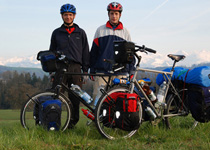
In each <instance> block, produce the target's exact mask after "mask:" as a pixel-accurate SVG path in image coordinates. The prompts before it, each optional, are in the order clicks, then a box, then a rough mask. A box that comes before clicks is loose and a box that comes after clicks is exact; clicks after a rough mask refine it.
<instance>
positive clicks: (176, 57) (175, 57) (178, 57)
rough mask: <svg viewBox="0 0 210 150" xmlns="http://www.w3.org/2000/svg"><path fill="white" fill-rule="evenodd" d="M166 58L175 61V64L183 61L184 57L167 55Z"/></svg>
mask: <svg viewBox="0 0 210 150" xmlns="http://www.w3.org/2000/svg"><path fill="white" fill-rule="evenodd" d="M168 57H169V58H171V59H172V60H175V61H176V62H179V61H180V60H182V59H184V58H185V56H184V55H174V54H168Z"/></svg>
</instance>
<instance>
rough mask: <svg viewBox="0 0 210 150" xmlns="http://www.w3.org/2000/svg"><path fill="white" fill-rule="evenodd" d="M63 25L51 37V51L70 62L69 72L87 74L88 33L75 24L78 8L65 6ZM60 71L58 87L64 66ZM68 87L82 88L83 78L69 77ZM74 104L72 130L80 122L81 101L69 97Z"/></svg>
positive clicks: (56, 79) (61, 11) (55, 83)
mask: <svg viewBox="0 0 210 150" xmlns="http://www.w3.org/2000/svg"><path fill="white" fill-rule="evenodd" d="M60 13H61V17H62V19H63V22H64V23H63V24H62V25H61V27H59V28H57V29H55V30H54V31H53V33H52V36H51V43H50V50H51V51H59V52H61V53H62V54H64V55H66V57H67V58H68V59H69V60H70V64H69V65H68V67H67V68H66V69H67V70H68V72H74V73H81V70H82V71H83V72H84V73H86V72H87V71H88V68H89V45H88V41H87V36H86V33H85V31H84V30H83V29H81V28H80V27H79V26H78V25H77V24H75V23H74V19H75V17H76V8H75V7H74V5H72V4H65V5H63V6H62V7H61V9H60ZM59 68H60V70H59V71H57V72H56V74H55V82H54V83H53V86H56V85H57V83H58V81H59V79H60V72H61V71H62V69H63V64H60V67H59ZM66 82H67V83H68V86H69V87H70V86H71V84H72V83H73V84H76V85H79V86H80V87H81V86H82V81H81V77H80V76H78V75H75V76H69V78H68V79H67V81H66ZM69 97H70V100H71V102H72V104H73V108H74V109H73V110H74V112H73V114H72V118H71V121H70V128H71V127H73V126H74V125H75V124H76V123H77V122H78V121H79V103H80V102H79V101H78V100H77V99H75V98H74V97H73V96H72V95H69Z"/></svg>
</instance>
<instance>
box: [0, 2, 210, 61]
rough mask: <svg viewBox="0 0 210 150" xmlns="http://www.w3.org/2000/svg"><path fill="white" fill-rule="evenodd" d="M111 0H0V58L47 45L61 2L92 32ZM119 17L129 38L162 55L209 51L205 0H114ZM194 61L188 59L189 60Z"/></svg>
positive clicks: (58, 22)
mask: <svg viewBox="0 0 210 150" xmlns="http://www.w3.org/2000/svg"><path fill="white" fill-rule="evenodd" d="M110 2H112V1H110V0H88V1H87V0H69V1H67V0H53V1H52V0H33V1H32V0H0V19H1V23H0V41H1V42H0V51H1V55H0V58H4V59H7V58H11V57H15V56H17V57H22V56H23V57H27V56H30V55H35V54H37V52H38V51H40V50H47V49H48V48H49V44H50V37H51V34H52V31H53V30H54V29H55V28H57V27H59V26H61V24H62V19H61V16H60V13H59V11H60V7H61V5H63V4H66V3H71V4H74V5H75V7H76V8H77V16H76V19H75V23H77V24H78V25H79V26H80V27H81V28H83V29H84V30H85V31H86V34H87V36H88V41H89V44H90V47H91V45H92V40H93V37H94V33H95V31H96V29H97V27H99V26H100V25H102V24H105V23H106V22H107V20H108V16H107V11H106V8H107V5H108V4H109V3H110ZM118 2H120V3H121V4H122V5H123V9H124V10H123V13H122V17H121V21H122V22H123V24H124V26H125V27H126V28H127V29H128V30H129V31H130V34H131V37H132V41H133V42H135V43H137V44H139V45H145V46H147V47H150V48H153V49H156V50H157V52H158V53H159V54H163V55H166V54H168V53H175V52H177V51H185V52H186V53H188V54H191V53H196V52H200V51H206V52H207V53H205V55H206V54H210V0H129V1H128V0H119V1H118ZM192 61H193V60H192Z"/></svg>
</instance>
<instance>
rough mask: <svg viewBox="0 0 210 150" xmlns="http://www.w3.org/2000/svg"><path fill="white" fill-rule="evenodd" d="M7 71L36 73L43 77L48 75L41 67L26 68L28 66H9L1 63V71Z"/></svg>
mask: <svg viewBox="0 0 210 150" xmlns="http://www.w3.org/2000/svg"><path fill="white" fill-rule="evenodd" d="M5 71H17V72H18V73H22V72H25V73H30V74H33V73H35V74H36V76H37V77H41V78H42V77H43V76H44V75H47V73H46V72H44V71H43V70H42V69H41V68H26V67H7V66H2V65H0V73H3V72H5Z"/></svg>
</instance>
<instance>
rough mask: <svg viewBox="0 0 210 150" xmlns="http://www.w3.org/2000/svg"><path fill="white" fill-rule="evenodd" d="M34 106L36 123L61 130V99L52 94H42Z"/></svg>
mask: <svg viewBox="0 0 210 150" xmlns="http://www.w3.org/2000/svg"><path fill="white" fill-rule="evenodd" d="M37 102H38V103H36V104H35V106H34V112H33V115H34V119H35V124H36V125H41V126H43V127H44V128H45V129H47V130H59V129H60V126H61V111H62V110H61V101H60V100H59V99H54V98H53V97H51V96H41V97H39V98H38V101H37Z"/></svg>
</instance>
